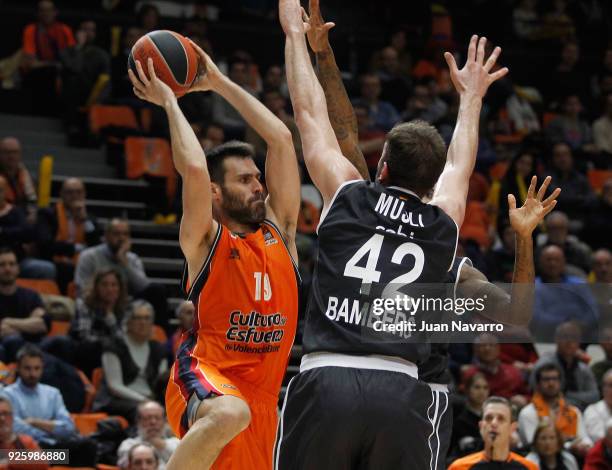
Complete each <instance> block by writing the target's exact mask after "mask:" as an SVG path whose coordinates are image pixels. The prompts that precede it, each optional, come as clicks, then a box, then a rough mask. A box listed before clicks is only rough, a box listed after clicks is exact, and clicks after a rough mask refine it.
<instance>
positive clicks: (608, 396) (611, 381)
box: [584, 370, 612, 442]
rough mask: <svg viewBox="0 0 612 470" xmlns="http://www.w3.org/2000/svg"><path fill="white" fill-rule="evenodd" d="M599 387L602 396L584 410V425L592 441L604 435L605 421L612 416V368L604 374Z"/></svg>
mask: <svg viewBox="0 0 612 470" xmlns="http://www.w3.org/2000/svg"><path fill="white" fill-rule="evenodd" d="M601 389H602V394H603V398H602V399H601V400H599V401H598V402H597V403H593V404H592V405H589V407H588V408H587V409H586V410H585V411H584V426H585V428H586V431H587V433H588V435H589V437H590V438H591V440H592V441H593V442H595V441H599V440H600V439H603V438H604V437H605V435H606V423H607V422H608V420H609V419H610V418H612V370H607V371H606V373H605V374H604V376H603V379H602V380H601Z"/></svg>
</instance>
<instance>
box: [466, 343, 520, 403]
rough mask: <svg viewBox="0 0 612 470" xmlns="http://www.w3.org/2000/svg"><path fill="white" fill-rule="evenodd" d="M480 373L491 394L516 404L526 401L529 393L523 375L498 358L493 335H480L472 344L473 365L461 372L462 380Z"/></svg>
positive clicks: (496, 345) (497, 345)
mask: <svg viewBox="0 0 612 470" xmlns="http://www.w3.org/2000/svg"><path fill="white" fill-rule="evenodd" d="M476 373H480V374H482V375H483V376H484V377H485V378H486V379H487V382H488V384H489V388H490V391H491V395H495V396H501V397H503V398H507V399H509V400H511V401H512V402H513V403H516V404H517V405H518V406H524V405H525V404H526V403H527V396H528V394H529V390H528V386H527V382H526V381H525V377H524V376H523V374H522V373H521V371H519V370H518V369H517V368H515V367H514V366H513V365H512V364H504V363H503V362H502V361H501V360H500V359H499V343H498V340H497V338H496V337H495V336H493V335H482V336H480V337H479V338H478V339H477V340H476V342H475V344H474V365H473V366H471V367H468V368H467V369H466V371H465V372H464V374H463V377H464V380H467V379H469V378H470V376H472V375H474V374H476Z"/></svg>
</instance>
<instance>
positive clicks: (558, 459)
mask: <svg viewBox="0 0 612 470" xmlns="http://www.w3.org/2000/svg"><path fill="white" fill-rule="evenodd" d="M531 448H532V450H531V452H530V453H529V454H527V460H531V461H532V462H533V463H535V464H536V465H537V466H538V468H539V469H540V470H579V467H578V462H576V459H575V457H574V456H573V455H572V454H570V453H569V452H567V451H566V450H564V449H563V436H561V433H560V432H559V430H558V429H557V428H555V426H554V425H553V424H551V423H550V421H542V423H540V424H539V425H538V428H537V429H536V432H535V434H534V436H533V444H532V446H531Z"/></svg>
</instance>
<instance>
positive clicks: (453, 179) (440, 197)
mask: <svg viewBox="0 0 612 470" xmlns="http://www.w3.org/2000/svg"><path fill="white" fill-rule="evenodd" d="M486 41H487V39H486V38H484V37H482V38H480V40H479V39H478V36H476V35H474V36H472V39H471V40H470V45H469V48H468V57H467V61H466V63H465V65H464V66H463V68H462V69H461V70H459V69H458V67H457V63H456V62H455V58H454V57H453V55H452V54H451V53H449V52H446V53H445V54H444V58H445V59H446V62H447V63H448V67H449V68H450V74H451V79H452V81H453V85H454V86H455V89H456V90H457V93H459V115H458V116H457V124H456V126H455V132H454V134H453V139H452V140H451V143H450V145H449V147H448V154H447V159H446V165H445V167H444V171H443V172H442V174H441V175H440V179H439V180H438V184H437V185H436V190H435V192H434V196H433V199H432V201H431V204H434V205H437V206H439V207H441V208H442V209H443V210H444V211H445V212H446V213H447V214H448V215H449V216H450V217H451V218H452V219H453V220H454V221H455V222H456V223H457V225H458V226H459V227H461V224H462V223H463V217H464V215H465V201H466V198H467V191H468V185H469V180H470V175H471V174H472V172H473V171H474V164H475V163H476V151H477V149H478V127H479V123H480V109H481V107H482V98H483V97H484V95H485V94H486V92H487V90H488V88H489V86H490V85H491V83H493V82H494V81H496V80H499V79H500V78H502V77H503V76H505V75H506V74H507V73H508V69H507V68H506V67H504V68H502V69H500V70H498V71H496V72H494V73H489V72H490V71H491V69H492V68H493V67H494V65H495V62H496V61H497V58H498V57H499V54H500V53H501V49H500V48H499V47H496V48H495V49H494V50H493V52H492V54H491V55H490V56H489V58H488V59H487V61H486V62H485V61H484V58H485V44H486Z"/></svg>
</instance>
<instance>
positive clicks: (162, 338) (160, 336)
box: [153, 325, 168, 344]
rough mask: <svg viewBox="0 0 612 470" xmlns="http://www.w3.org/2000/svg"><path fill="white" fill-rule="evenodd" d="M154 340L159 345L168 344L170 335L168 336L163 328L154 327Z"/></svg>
mask: <svg viewBox="0 0 612 470" xmlns="http://www.w3.org/2000/svg"><path fill="white" fill-rule="evenodd" d="M153 339H154V340H155V341H157V342H159V343H162V344H166V342H167V341H168V335H166V332H165V331H164V329H163V328H162V327H161V326H159V325H153Z"/></svg>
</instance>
